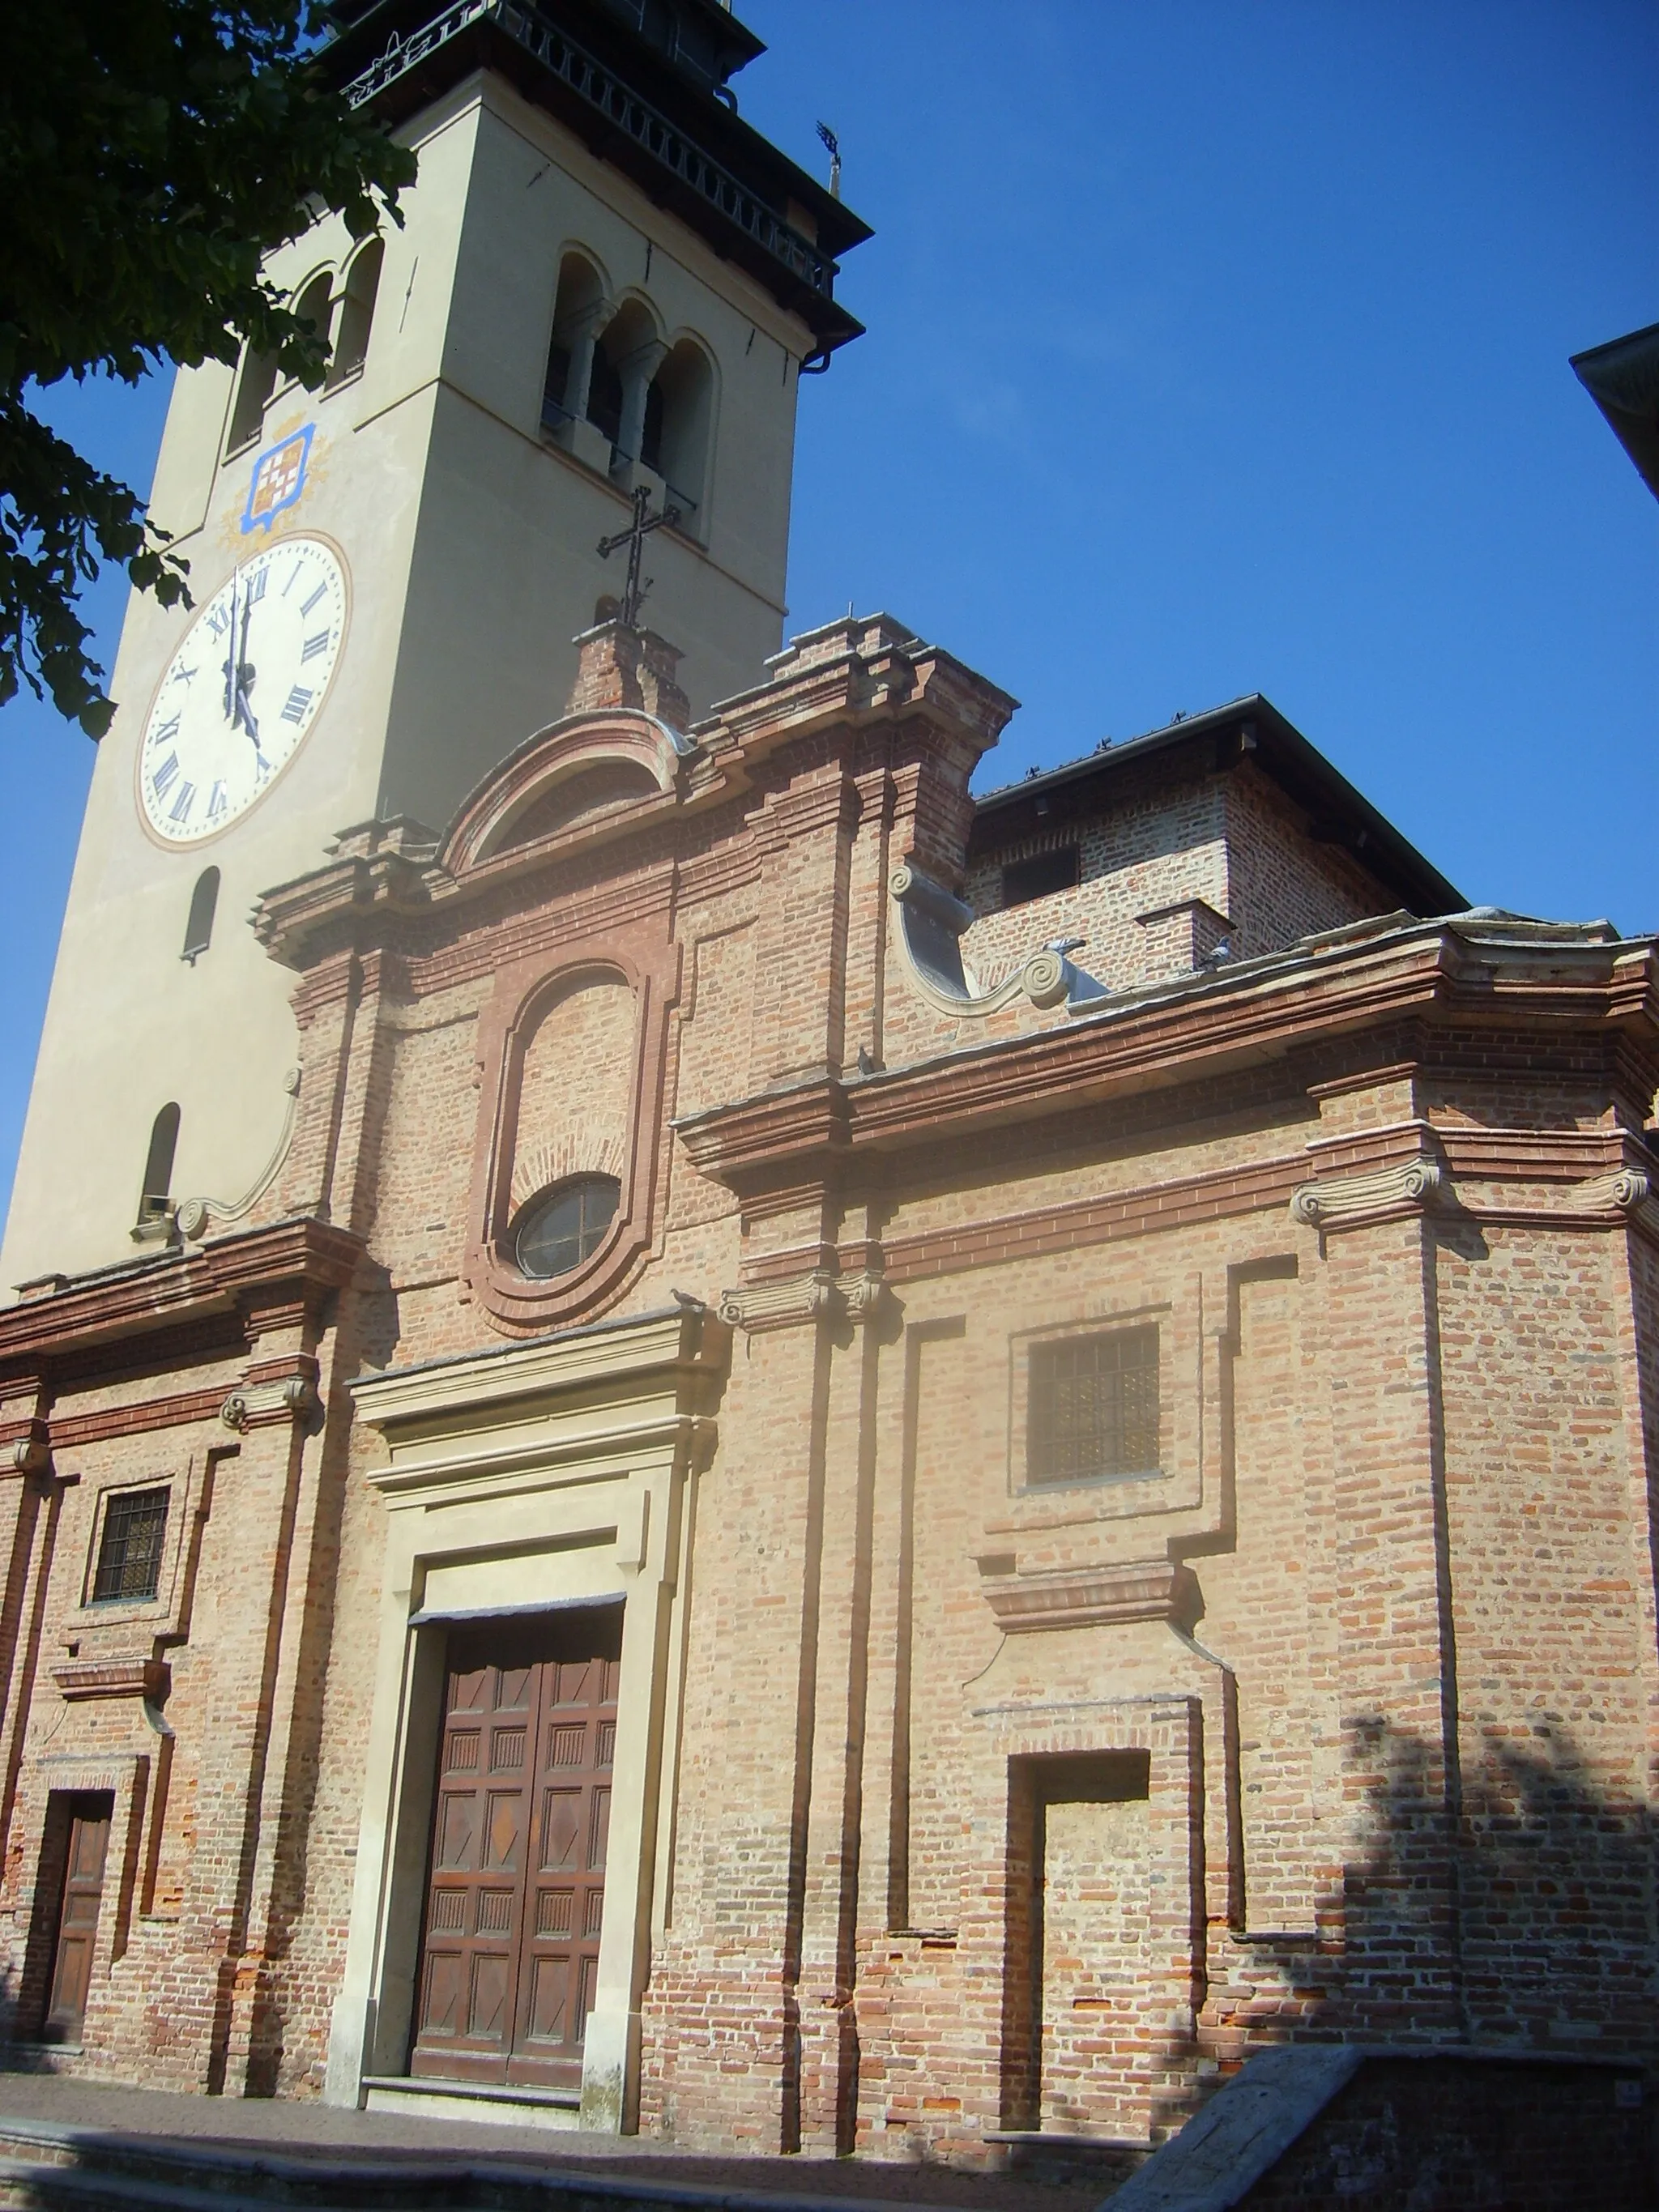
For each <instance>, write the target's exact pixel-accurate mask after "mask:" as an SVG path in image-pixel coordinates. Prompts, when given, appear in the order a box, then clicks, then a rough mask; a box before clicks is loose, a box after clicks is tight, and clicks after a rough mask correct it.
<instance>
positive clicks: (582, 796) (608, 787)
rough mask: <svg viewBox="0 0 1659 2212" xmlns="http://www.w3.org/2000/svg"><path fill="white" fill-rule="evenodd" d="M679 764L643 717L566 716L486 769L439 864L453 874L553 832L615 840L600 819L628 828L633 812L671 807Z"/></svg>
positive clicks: (673, 747) (664, 736) (666, 740)
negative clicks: (610, 819) (584, 833)
mask: <svg viewBox="0 0 1659 2212" xmlns="http://www.w3.org/2000/svg"><path fill="white" fill-rule="evenodd" d="M683 742H684V741H683V740H682V741H681V743H683ZM683 766H684V756H683V754H682V752H681V750H680V744H677V742H676V740H675V737H674V733H673V732H671V730H668V729H667V728H665V726H663V725H662V724H660V723H659V722H655V721H653V720H652V719H651V717H650V716H649V715H648V714H641V713H640V712H638V711H637V710H635V709H623V710H620V711H616V710H607V711H605V712H603V713H595V714H586V715H578V716H572V717H569V718H568V719H567V720H564V721H562V722H558V723H556V724H555V725H554V726H553V727H552V728H551V729H550V730H544V731H542V732H540V733H539V734H538V735H537V736H536V737H533V738H531V739H530V741H529V742H528V744H524V745H521V746H520V749H519V750H518V751H517V752H516V753H515V754H513V756H512V757H510V758H509V759H507V760H506V761H504V762H502V763H501V765H500V766H499V767H497V768H494V769H491V770H490V771H489V775H487V776H486V777H485V778H484V780H483V782H482V783H480V784H479V785H478V786H477V789H476V790H475V791H474V792H473V793H471V796H470V797H469V798H468V799H466V800H465V802H464V803H463V805H462V807H461V810H460V812H459V814H458V815H457V816H456V817H455V821H454V823H453V826H452V827H451V829H449V831H448V833H447V836H446V837H445V839H444V841H443V843H442V845H441V847H440V848H439V852H438V860H439V863H440V865H441V866H443V867H446V868H447V869H448V870H449V872H450V873H451V874H452V875H461V874H463V873H465V872H466V871H467V870H468V869H470V868H477V867H482V866H484V865H485V864H486V863H487V862H489V861H490V860H496V859H498V858H500V857H501V855H502V854H506V853H507V852H509V851H511V850H513V849H516V848H519V847H520V846H523V845H526V844H529V843H530V842H532V841H535V840H539V839H541V838H544V837H549V836H554V835H556V834H557V833H558V832H559V831H561V830H564V829H571V830H574V829H588V830H589V831H590V834H592V835H594V836H605V835H609V836H615V835H616V834H617V829H614V828H613V829H605V827H604V826H603V825H604V823H605V817H611V816H615V817H617V823H618V824H620V823H622V822H623V820H627V821H628V822H629V826H630V828H632V827H633V826H635V824H636V823H637V821H638V814H637V810H638V809H639V808H640V807H641V806H648V805H655V804H656V803H657V802H658V801H661V800H668V801H672V799H673V798H674V796H675V794H676V793H677V792H678V788H679V778H680V774H681V770H682V768H683Z"/></svg>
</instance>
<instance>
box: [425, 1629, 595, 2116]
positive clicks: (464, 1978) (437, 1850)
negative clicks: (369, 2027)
mask: <svg viewBox="0 0 1659 2212" xmlns="http://www.w3.org/2000/svg"><path fill="white" fill-rule="evenodd" d="M621 1634H622V1619H621V1608H620V1607H604V1608H597V1607H596V1608H595V1609H593V1610H592V1611H591V1612H586V1611H584V1612H580V1613H561V1614H556V1615H549V1616H544V1617H543V1618H542V1619H541V1620H538V1621H532V1622H528V1623H517V1622H514V1623H506V1622H502V1623H496V1624H495V1625H494V1626H490V1627H487V1628H481V1629H477V1630H469V1631H465V1632H456V1633H455V1634H454V1635H453V1637H452V1638H451V1648H450V1653H449V1671H448V1676H447V1688H446V1696H445V1705H444V1727H443V1735H442V1739H441V1742H440V1745H439V1752H438V1781H437V1793H436V1802H435V1806H434V1808H433V1823H432V1847H431V1860H430V1872H429V1875H428V1885H427V1898H426V1909H425V1922H424V1928H423V1943H422V1966H421V1973H420V1978H419V1983H418V2000H417V2003H416V2023H415V2041H414V2047H413V2050H412V2051H411V2052H410V2072H411V2073H414V2074H418V2075H427V2076H436V2077H440V2078H443V2077H447V2078H449V2079H453V2080H470V2081H513V2082H523V2083H532V2084H538V2085H541V2086H544V2087H574V2086H576V2085H578V2084H579V2083H580V2079H581V2047H582V2034H583V2030H584V2027H585V2026H586V2019H587V2015H588V2013H589V2012H590V2011H591V2010H592V2001H593V1990H594V1986H595V1984H596V1982H597V1978H598V1972H599V1930H600V1924H601V1920H602V1916H603V1908H604V1900H605V1843H606V1838H607V1837H608V1833H609V1827H610V1799H611V1788H610V1775H611V1765H612V1764H613V1762H614V1758H615V1750H616V1733H617V1723H616V1701H617V1678H618V1675H619V1674H620V1671H621Z"/></svg>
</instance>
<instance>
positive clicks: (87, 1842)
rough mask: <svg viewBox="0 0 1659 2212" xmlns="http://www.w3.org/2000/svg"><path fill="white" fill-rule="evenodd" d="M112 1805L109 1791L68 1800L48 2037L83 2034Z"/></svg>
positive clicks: (58, 2039) (73, 2039)
mask: <svg viewBox="0 0 1659 2212" xmlns="http://www.w3.org/2000/svg"><path fill="white" fill-rule="evenodd" d="M59 1802H62V1801H61V1800H60V1801H59ZM112 1809H113V1808H112V1805H111V1803H110V1800H109V1799H108V1797H107V1796H101V1795H100V1796H96V1797H89V1798H85V1799H76V1800H74V1801H72V1802H71V1806H70V1825H69V1838H68V1846H67V1850H66V1851H65V1855H64V1887H63V1891H62V1894H61V1896H60V1898H59V1901H58V1937H57V1942H56V1944H55V1946H54V1949H53V1955H52V1983H51V1988H50V1992H49V1994H48V1996H47V1998H46V2021H45V2024H44V2026H43V2028H42V2031H41V2032H42V2035H43V2038H44V2039H45V2040H46V2042H48V2043H78V2042H79V2041H80V2040H81V2030H82V2023H83V2022H84V2021H85V2018H86V2010H87V1996H88V1991H89V1990H90V1989H91V1987H92V1961H93V1954H94V1950H95V1949H96V1948H97V1942H98V1910H99V1906H100V1904H101V1903H102V1901H103V1894H104V1867H105V1863H106V1859H107V1857H108V1856H109V1827H110V1815H111V1813H112Z"/></svg>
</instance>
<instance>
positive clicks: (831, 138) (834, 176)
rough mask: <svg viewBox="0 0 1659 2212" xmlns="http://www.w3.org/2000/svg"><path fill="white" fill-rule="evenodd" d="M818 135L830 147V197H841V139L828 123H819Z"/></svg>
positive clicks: (835, 198) (833, 198)
mask: <svg viewBox="0 0 1659 2212" xmlns="http://www.w3.org/2000/svg"><path fill="white" fill-rule="evenodd" d="M818 136H819V137H820V138H822V139H823V143H824V144H825V145H826V146H827V147H828V148H829V197H830V198H831V199H832V200H838V199H839V198H840V197H841V141H840V139H839V138H837V137H836V134H835V132H834V131H832V130H831V129H830V128H829V125H828V124H827V123H820V124H819V125H818Z"/></svg>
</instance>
